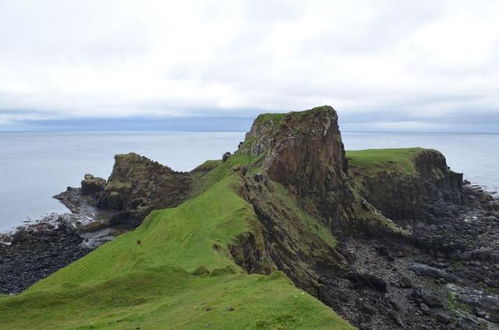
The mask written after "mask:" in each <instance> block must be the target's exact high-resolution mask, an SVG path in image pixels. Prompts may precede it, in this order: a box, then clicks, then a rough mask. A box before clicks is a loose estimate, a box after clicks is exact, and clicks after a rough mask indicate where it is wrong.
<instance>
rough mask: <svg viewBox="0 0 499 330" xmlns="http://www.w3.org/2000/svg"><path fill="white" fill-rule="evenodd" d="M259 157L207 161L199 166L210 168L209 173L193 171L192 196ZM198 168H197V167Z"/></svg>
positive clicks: (248, 156) (235, 155) (238, 155)
mask: <svg viewBox="0 0 499 330" xmlns="http://www.w3.org/2000/svg"><path fill="white" fill-rule="evenodd" d="M259 159H260V157H255V156H250V155H248V154H243V153H241V154H234V155H232V156H230V157H229V158H228V159H227V160H226V161H225V162H224V161H221V160H219V161H209V163H208V164H206V163H205V164H203V165H201V166H212V168H211V170H210V171H209V172H201V171H193V172H192V173H193V176H194V178H193V189H192V196H197V195H199V194H200V193H202V192H203V191H205V190H206V189H208V188H210V187H211V186H213V185H214V184H215V183H217V182H219V181H220V180H222V179H223V178H225V177H227V176H229V175H230V174H231V173H232V171H233V169H234V168H241V167H242V166H249V165H251V164H253V163H255V162H257V161H258V160H259ZM198 168H199V167H198Z"/></svg>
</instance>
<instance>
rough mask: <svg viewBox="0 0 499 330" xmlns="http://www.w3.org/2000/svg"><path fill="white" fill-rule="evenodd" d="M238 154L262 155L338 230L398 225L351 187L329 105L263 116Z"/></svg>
mask: <svg viewBox="0 0 499 330" xmlns="http://www.w3.org/2000/svg"><path fill="white" fill-rule="evenodd" d="M238 153H248V154H250V155H252V156H258V157H261V161H260V162H261V170H262V173H265V174H266V175H268V177H269V178H270V180H272V181H275V182H278V183H280V184H282V185H283V186H284V187H286V189H287V190H288V191H289V192H290V193H292V194H293V195H295V196H296V197H297V198H298V203H299V205H300V207H301V208H303V209H305V210H306V211H307V212H309V213H311V214H313V215H315V216H316V217H318V218H319V219H321V220H322V221H323V222H324V224H326V225H327V226H328V227H329V228H330V230H331V232H333V233H335V234H346V233H352V232H358V231H363V232H376V231H378V230H381V231H383V230H386V229H388V230H392V229H394V227H392V226H391V223H390V220H389V219H386V218H384V217H382V216H379V215H378V214H377V212H375V210H374V208H373V207H371V205H369V203H367V202H366V201H365V200H363V199H362V198H361V197H360V196H359V195H358V193H357V192H356V191H355V190H354V189H352V187H351V186H350V184H349V182H348V178H347V171H348V162H347V159H346V157H345V150H344V147H343V143H342V140H341V133H340V130H339V128H338V115H337V114H336V111H335V110H334V109H333V108H332V107H330V106H322V107H317V108H313V109H311V110H308V111H302V112H291V113H287V114H264V115H260V116H258V117H257V119H256V120H255V122H254V124H253V126H252V127H251V130H250V132H249V133H248V134H247V135H246V140H245V141H244V143H242V144H241V145H240V147H239V150H238ZM390 227H391V228H390Z"/></svg>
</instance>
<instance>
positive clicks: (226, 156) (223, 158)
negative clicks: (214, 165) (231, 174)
mask: <svg viewBox="0 0 499 330" xmlns="http://www.w3.org/2000/svg"><path fill="white" fill-rule="evenodd" d="M230 156H232V154H231V153H230V152H226V153H224V154H223V156H222V161H224V162H225V161H227V159H229V157H230Z"/></svg>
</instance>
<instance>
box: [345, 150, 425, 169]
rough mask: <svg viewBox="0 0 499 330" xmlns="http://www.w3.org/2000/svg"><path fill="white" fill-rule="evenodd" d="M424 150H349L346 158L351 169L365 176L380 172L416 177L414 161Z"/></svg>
mask: <svg viewBox="0 0 499 330" xmlns="http://www.w3.org/2000/svg"><path fill="white" fill-rule="evenodd" d="M424 150H425V149H423V148H403V149H367V150H349V151H347V152H346V156H347V158H348V165H349V168H350V169H351V170H353V171H358V172H361V173H362V174H363V175H369V174H370V173H376V172H378V171H402V172H404V173H406V174H409V175H416V174H417V172H416V168H415V167H414V162H413V161H412V160H413V159H414V157H415V156H416V155H418V154H419V153H421V152H423V151H424Z"/></svg>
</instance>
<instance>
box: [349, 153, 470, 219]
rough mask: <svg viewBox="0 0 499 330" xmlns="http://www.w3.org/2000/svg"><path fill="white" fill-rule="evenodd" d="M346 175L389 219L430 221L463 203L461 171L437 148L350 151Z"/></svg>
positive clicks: (450, 212) (451, 211)
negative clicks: (455, 168) (453, 167)
mask: <svg viewBox="0 0 499 330" xmlns="http://www.w3.org/2000/svg"><path fill="white" fill-rule="evenodd" d="M347 156H348V161H349V177H350V181H351V183H352V185H353V186H355V188H356V189H357V190H358V191H359V192H360V193H361V195H362V196H363V197H364V198H365V199H367V200H368V201H369V202H370V203H371V204H373V205H374V206H375V207H376V208H377V209H379V210H381V211H382V213H383V214H384V215H385V216H387V217H389V218H390V219H393V220H396V221H404V222H411V221H412V222H414V221H415V220H418V221H419V220H421V219H424V220H425V221H430V220H432V219H434V218H435V216H442V215H448V214H452V213H453V212H454V211H456V210H457V209H456V207H455V206H457V205H462V204H463V202H464V196H463V192H462V186H463V175H462V174H459V173H455V172H453V171H451V170H450V169H449V167H448V166H447V163H446V160H445V157H444V156H443V155H442V154H441V153H440V152H438V151H436V150H428V149H421V148H408V149H379V150H360V151H349V152H348V153H347Z"/></svg>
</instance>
